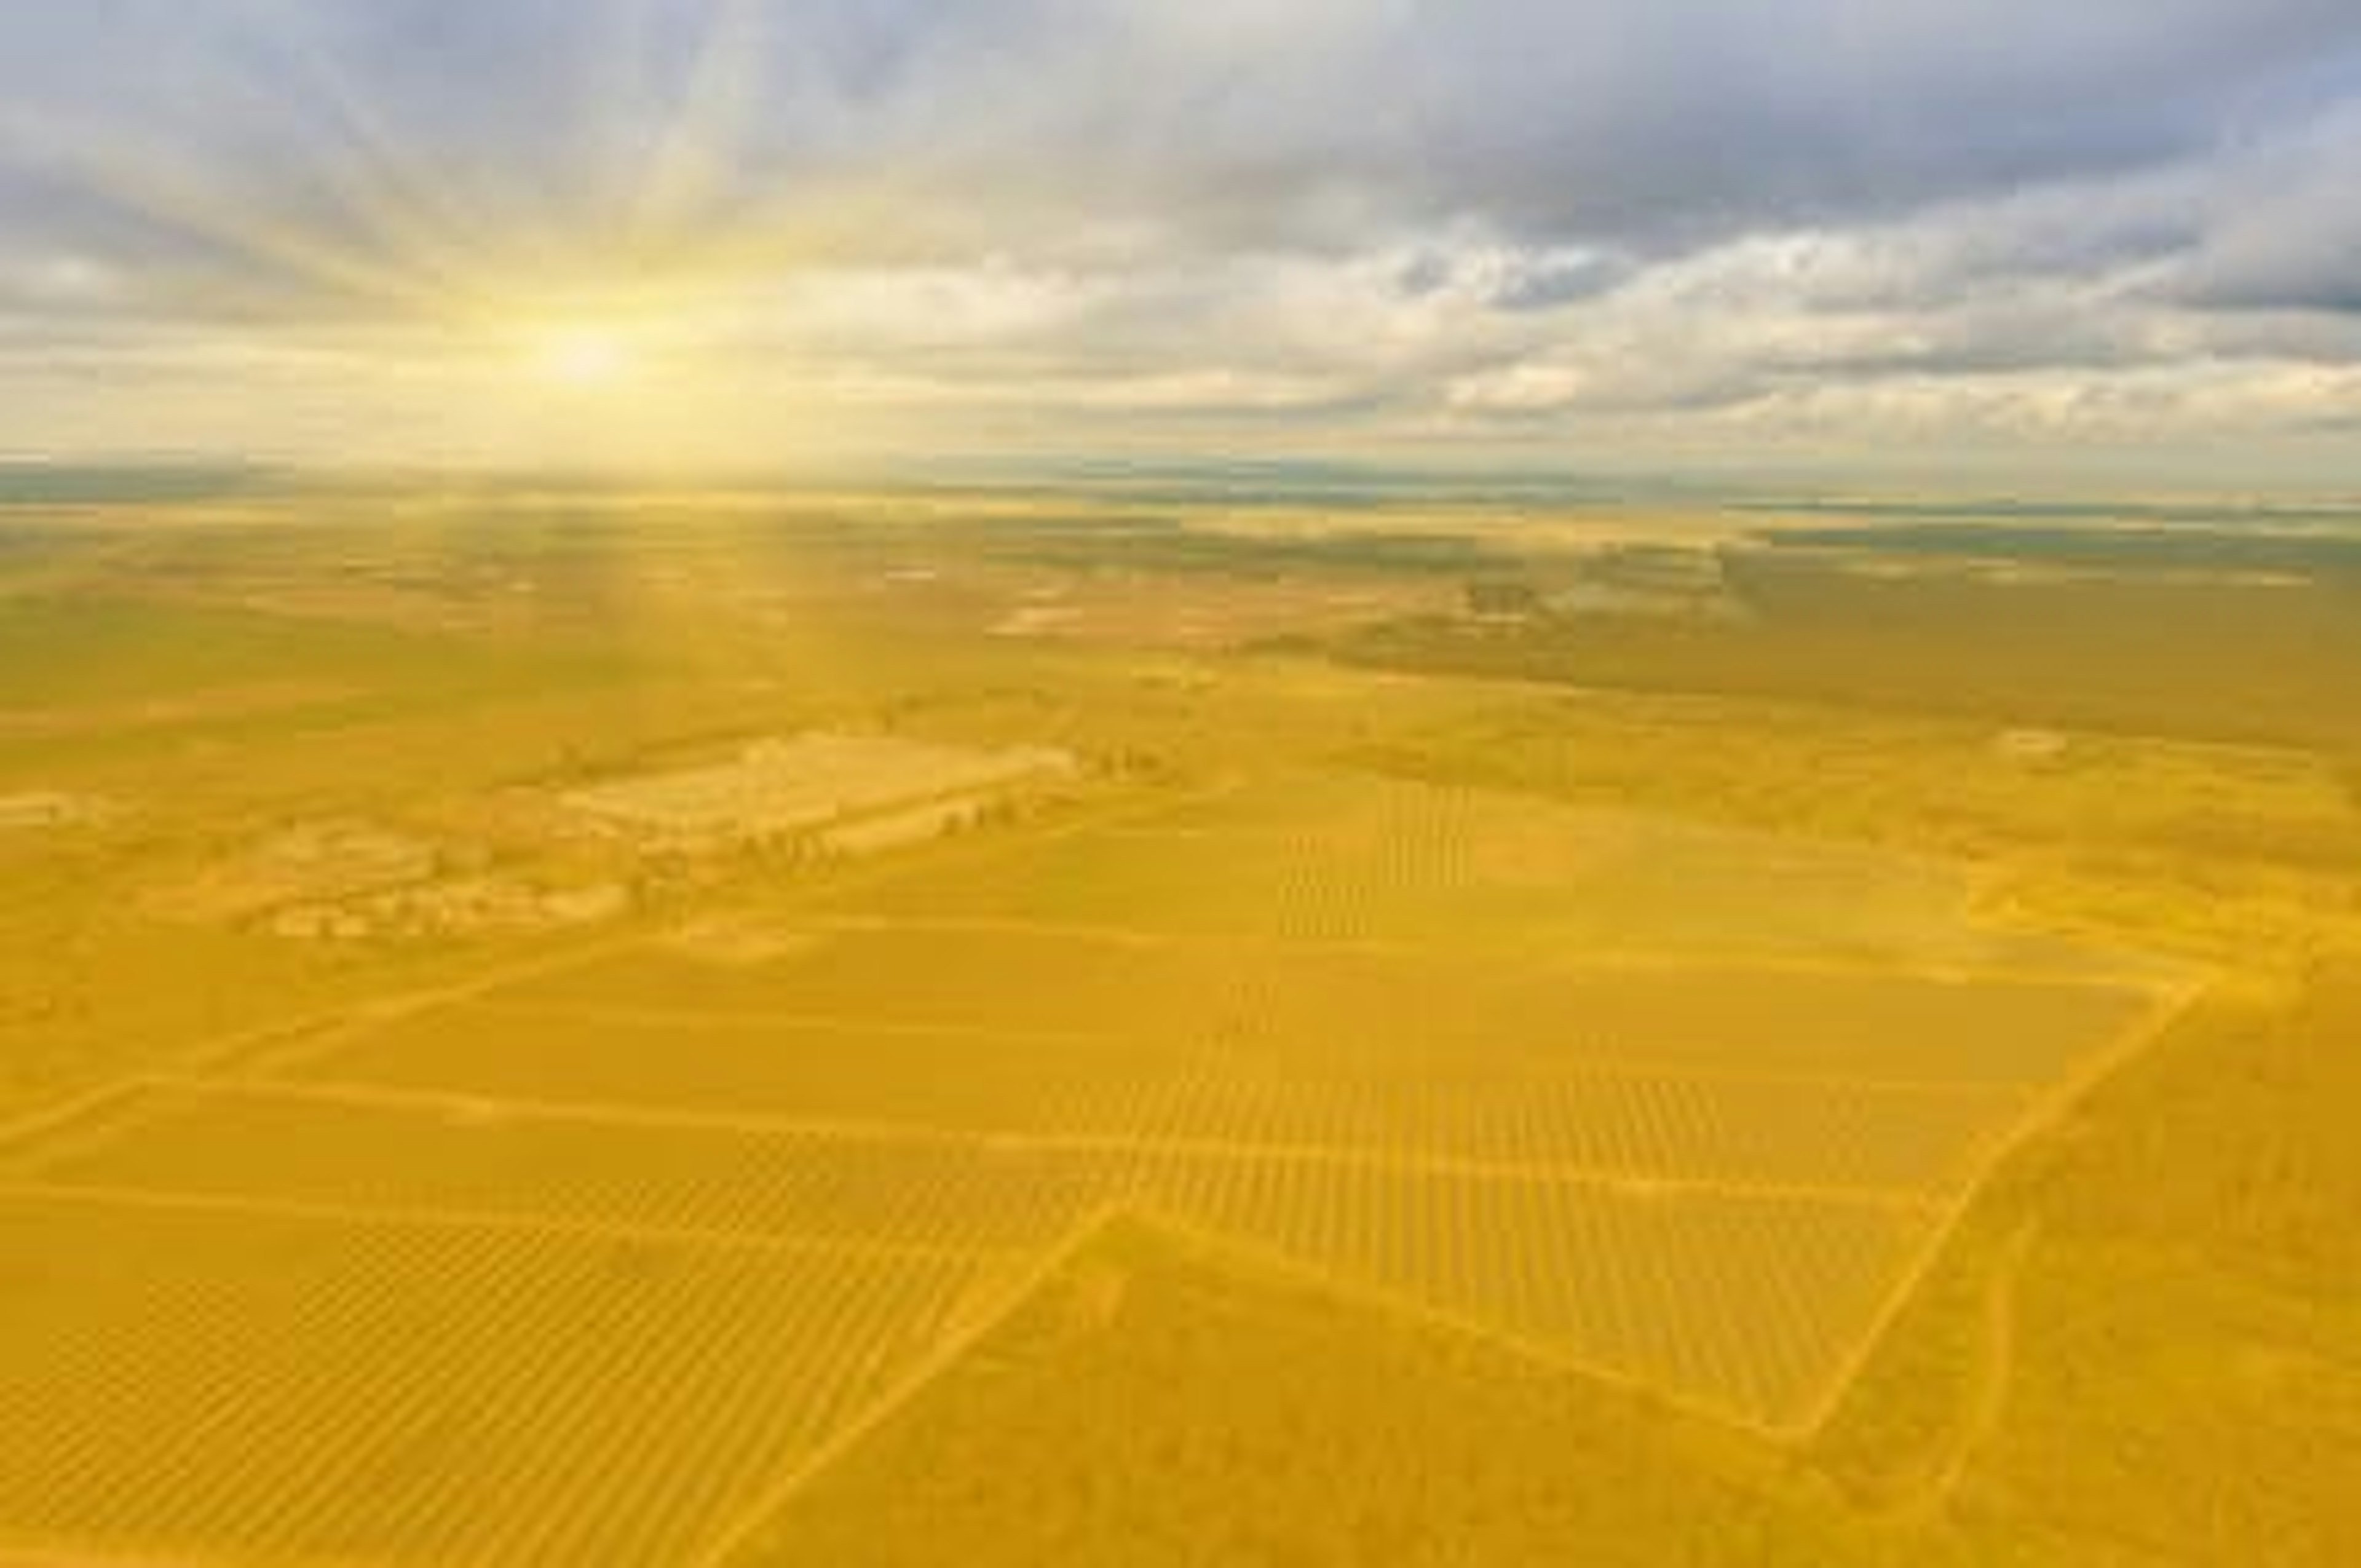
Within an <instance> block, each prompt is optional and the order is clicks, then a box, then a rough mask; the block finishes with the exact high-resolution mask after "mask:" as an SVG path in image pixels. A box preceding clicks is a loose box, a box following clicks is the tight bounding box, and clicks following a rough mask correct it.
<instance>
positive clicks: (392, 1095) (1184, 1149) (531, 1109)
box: [140, 1076, 1946, 1218]
mask: <svg viewBox="0 0 2361 1568" xmlns="http://www.w3.org/2000/svg"><path fill="white" fill-rule="evenodd" d="M140 1082H141V1083H142V1084H144V1085H145V1087H147V1088H148V1089H150V1090H153V1091H159V1092H164V1093H180V1094H197V1095H204V1096H208V1097H211V1098H214V1099H246V1100H283V1101H293V1102H308V1103H314V1104H322V1105H338V1106H346V1107H351V1108H357V1109H379V1110H385V1111H398V1112H411V1113H428V1112H433V1111H441V1112H443V1113H445V1114H446V1115H447V1116H450V1117H453V1118H459V1117H472V1118H487V1117H489V1125H492V1126H494V1127H497V1125H498V1119H499V1118H500V1117H501V1116H508V1117H511V1118H513V1119H515V1120H518V1121H544V1122H570V1123H577V1124H589V1125H594V1126H605V1127H614V1128H632V1129H646V1130H651V1131H679V1132H692V1133H693V1132H703V1133H717V1134H719V1133H729V1134H737V1135H744V1136H748V1137H775V1138H790V1137H800V1138H809V1139H815V1140H819V1141H839V1142H844V1143H862V1142H867V1143H880V1144H895V1143H900V1144H922V1145H928V1146H940V1147H950V1148H960V1149H974V1150H976V1151H978V1152H980V1153H986V1154H989V1153H994V1152H999V1153H1016V1152H1023V1153H1038V1154H1105V1155H1116V1156H1126V1157H1147V1158H1158V1157H1163V1158H1174V1159H1204V1160H1213V1161H1224V1162H1228V1163H1232V1164H1238V1165H1308V1166H1321V1167H1328V1168H1343V1169H1350V1170H1359V1171H1372V1172H1377V1173H1379V1174H1386V1175H1395V1176H1401V1177H1407V1178H1411V1179H1426V1178H1453V1177H1455V1178H1460V1179H1467V1180H1476V1181H1499V1182H1502V1183H1517V1182H1521V1183H1529V1184H1532V1185H1536V1186H1564V1187H1585V1188H1598V1189H1600V1190H1605V1191H1607V1192H1609V1193H1610V1194H1612V1195H1614V1196H1618V1197H1621V1198H1625V1199H1628V1200H1630V1201H1637V1202H1645V1201H1651V1200H1653V1199H1657V1198H1665V1197H1670V1198H1726V1199H1730V1200H1735V1201H1744V1202H1757V1203H1791V1204H1808V1205H1815V1206H1821V1207H1828V1208H1844V1209H1865V1210H1874V1211H1878V1212H1888V1213H1898V1214H1905V1215H1909V1216H1913V1217H1916V1218H1932V1217H1934V1216H1935V1215H1937V1214H1939V1213H1940V1212H1943V1209H1944V1196H1943V1194H1944V1191H1945V1190H1946V1189H1941V1188H1938V1189H1931V1190H1926V1191H1923V1192H1922V1191H1917V1190H1909V1189H1903V1188H1886V1187H1867V1186H1863V1187H1847V1186H1841V1185H1838V1184H1833V1183H1814V1182H1777V1181H1744V1180H1732V1179H1719V1178H1712V1177H1696V1176H1682V1175H1678V1174H1671V1175H1666V1174H1659V1173H1656V1172H1652V1171H1640V1170H1619V1169H1615V1168H1609V1167H1604V1166H1581V1165H1533V1164H1526V1163H1519V1162H1515V1161H1507V1160H1483V1159H1472V1158H1469V1159H1455V1158H1450V1157H1439V1158H1430V1159H1405V1158H1402V1157H1399V1156H1389V1155H1386V1154H1382V1153H1374V1154H1365V1153H1362V1152H1360V1151H1357V1150H1355V1149H1352V1148H1348V1147H1345V1146H1337V1145H1324V1144H1251V1143H1241V1142H1237V1141H1235V1140H1228V1139H1219V1138H1173V1137H1152V1138H1138V1137H1129V1136H1126V1135H1122V1134H1115V1133H1109V1134H1091V1133H1020V1132H995V1131H992V1130H990V1129H961V1128H947V1127H936V1126H927V1125H921V1124H915V1123H900V1122H868V1121H855V1120H849V1119H831V1118H824V1117H823V1118H796V1117H764V1116H747V1115H739V1114H731V1113H705V1112H697V1111H665V1110H643V1109H641V1108H639V1107H636V1106H631V1105H624V1104H620V1103H616V1102H603V1101H544V1100H522V1099H513V1098H509V1097H505V1096H500V1095H474V1094H466V1093H453V1092H447V1091H437V1090H411V1089H401V1088H385V1087H380V1086H378V1085H374V1084H367V1083H347V1082H343V1081H340V1080H244V1079H203V1078H189V1079H183V1078H168V1077H160V1076H159V1077H149V1078H147V1079H144V1080H140Z"/></svg>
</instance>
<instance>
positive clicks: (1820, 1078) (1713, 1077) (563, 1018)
mask: <svg viewBox="0 0 2361 1568" xmlns="http://www.w3.org/2000/svg"><path fill="white" fill-rule="evenodd" d="M2102 989H2113V990H2121V991H2125V992H2137V991H2142V990H2146V991H2147V992H2153V991H2154V990H2155V988H2154V987H2153V986H2149V987H2138V986H2133V985H2129V984H2125V985H2122V986H2108V987H2103V988H2102ZM474 1006H475V1007H476V1009H477V1010H478V1012H481V1013H487V1014H493V1015H495V1016H498V1017H503V1018H520V1019H522V1018H538V1019H543V1020H546V1021H548V1022H550V1023H574V1024H617V1025H624V1026H626V1027H631V1028H650V1029H653V1028H666V1027H670V1028H677V1029H682V1030H698V1029H708V1030H712V1031H714V1032H716V1033H720V1034H755V1033H759V1032H761V1031H763V1030H765V1029H779V1030H798V1029H814V1030H840V1031H844V1032H847V1033H853V1034H873V1035H887V1036H909V1037H911V1038H917V1039H925V1038H941V1039H976V1040H983V1041H1002V1042H1006V1043H1009V1044H1023V1043H1025V1042H1027V1041H1049V1042H1054V1043H1057V1044H1060V1045H1104V1046H1118V1045H1122V1044H1124V1043H1125V1042H1126V1041H1129V1040H1131V1039H1133V1038H1135V1037H1136V1036H1133V1035H1131V1034H1127V1033H1126V1032H1125V1031H1123V1030H1119V1029H1049V1028H1031V1029H1016V1028H1009V1029H1003V1028H994V1027H993V1026H992V1025H982V1024H920V1023H909V1022H878V1021H876V1020H873V1019H863V1018H860V1017H857V1016H853V1015H851V1014H840V1013H787V1012H780V1013H759V1012H752V1011H730V1012H698V1011H697V1010H696V1009H694V1008H686V1007H638V1006H631V1005H629V1004H625V1003H615V1004H609V1003H597V1002H556V1001H552V1002H540V1001H519V1000H501V999H497V998H494V999H481V998H479V999H478V1000H477V1001H476V1002H475V1003H474ZM336 1043H340V1044H341V1043H346V1042H342V1041H340V1042H336ZM298 1059H299V1061H300V1059H302V1058H298ZM1568 1066H1569V1071H1568V1073H1567V1075H1566V1076H1568V1077H1580V1076H1584V1075H1590V1076H1595V1077H1599V1078H1655V1079H1671V1080H1677V1081H1680V1082H1683V1083H1732V1084H1779V1085H1794V1086H1799V1087H1805V1088H1821V1089H1842V1090H1857V1091H1868V1092H1872V1093H1875V1092H1882V1091H1883V1092H1893V1093H1897V1094H1926V1095H1942V1094H1957V1095H1974V1094H1990V1095H2013V1096H2015V1097H2017V1098H2020V1099H2035V1098H2038V1097H2039V1095H2040V1093H2041V1091H2042V1090H2043V1087H2044V1085H2045V1084H2048V1083H2052V1082H2054V1081H2056V1080H2054V1079H2051V1078H2048V1077H2046V1076H2045V1077H2035V1078H2022V1079H2003V1078H1995V1079H1974V1078H1932V1077H1929V1078H1895V1077H1891V1076H1887V1075H1882V1074H1875V1073H1846V1072H1811V1071H1795V1072H1775V1071H1763V1070H1759V1069H1744V1068H1734V1069H1733V1068H1719V1067H1707V1066H1700V1065H1698V1064H1697V1063H1695V1062H1686V1061H1677V1060H1674V1061H1664V1062H1655V1061H1651V1060H1649V1059H1647V1058H1643V1057H1635V1056H1630V1055H1625V1054H1614V1053H1609V1054H1598V1055H1593V1054H1590V1053H1584V1054H1582V1055H1581V1056H1580V1057H1579V1058H1568ZM257 1077H258V1079H261V1080H279V1075H278V1074H277V1073H275V1072H270V1071H265V1072H263V1073H260V1074H258V1075H257ZM283 1081H301V1080H300V1079H295V1078H291V1079H287V1080H283Z"/></svg>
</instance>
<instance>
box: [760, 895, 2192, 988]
mask: <svg viewBox="0 0 2361 1568" xmlns="http://www.w3.org/2000/svg"><path fill="white" fill-rule="evenodd" d="M801 924H803V925H804V926H806V927H808V928H810V929H812V930H816V931H820V932H826V933H830V934H851V935H890V934H892V933H895V932H897V931H914V932H933V933H937V934H940V935H944V936H980V937H1039V938H1045V939H1051V940H1067V941H1075V942H1095V943H1099V944H1101V945H1104V946H1107V947H1129V948H1141V949H1143V950H1152V949H1155V948H1252V949H1257V950H1266V951H1279V952H1287V951H1297V952H1304V953H1312V954H1327V955H1331V956H1335V957H1341V958H1371V959H1388V958H1392V959H1407V958H1434V959H1444V960H1447V961H1449V962H1451V963H1454V964H1461V965H1471V964H1472V965H1483V966H1488V967H1491V968H1497V969H1510V968H1513V969H1518V970H1538V971H1540V972H1543V973H1548V974H1576V975H1579V974H1583V973H1587V972H1592V971H1596V972H1598V973H1604V974H1634V973H1636V974H1656V973H1683V972H1694V971H1695V970H1701V969H1703V970H1742V971H1746V972H1752V973H1763V974H1776V975H1809V976H1828V977H1833V978H1838V979H1858V978H1861V977H1862V976H1870V977H1874V978H1878V979H1902V980H1915V981H1930V982H1934V983H1938V984H1961V985H2045V986H2055V987H2070V988H2080V989H2086V990H2105V991H2140V990H2153V989H2154V988H2155V983H2156V977H2155V976H2154V975H2153V974H2152V973H2150V972H2148V971H2147V970H2146V969H2145V968H2143V967H2135V968H2129V969H2125V968H2112V967H2099V966H2097V965H2095V964H2094V966H2093V967H2092V969H2091V970H2087V971H2081V972H2078V971H2073V970H2057V971H2052V970H2043V969H2039V968H2036V967H2031V966H2028V965H2026V964H2023V963H2009V962H2007V961H2005V960H2002V961H1993V960H1990V959H1957V960H1943V959H1931V958H1926V957H1923V956H1922V957H1916V958H1912V957H1909V956H1906V955H1897V956H1894V957H1892V958H1884V959H1880V958H1874V957H1867V958H1861V959H1849V958H1843V957H1839V956H1837V955H1835V954H1832V953H1831V954H1808V953H1775V952H1743V951H1739V952H1727V953H1718V952H1715V951H1712V950H1710V949H1708V950H1704V951H1697V952H1684V951H1682V950H1680V949H1679V948H1677V947H1676V946H1661V945H1660V946H1651V947H1642V948H1611V947H1598V946H1588V947H1585V948H1583V949H1582V950H1581V951H1580V952H1579V953H1578V954H1560V953H1553V952H1550V951H1547V950H1546V949H1543V948H1527V949H1524V950H1519V949H1516V948H1509V949H1506V950H1503V949H1499V948H1492V949H1482V948H1478V949H1475V950H1470V951H1466V952H1457V951H1454V950H1452V949H1451V948H1447V947H1437V946H1436V945H1435V944H1433V942H1431V941H1418V940H1414V939H1410V938H1393V937H1296V936H1287V935H1281V934H1277V933H1249V934H1244V935H1241V934H1238V933H1235V932H1226V931H1184V930H1143V929H1141V928H1140V927H1136V926H1110V925H1098V924H1093V923H1091V922H1088V921H1071V920H1038V919H1027V918H1025V917H1023V916H990V915H985V916H958V915H862V914H857V913H830V912H829V911H828V910H826V909H825V908H823V909H820V910H818V911H815V912H814V913H813V914H812V915H811V916H809V917H808V918H807V919H805V920H804V921H803V922H801ZM2093 951H2094V952H2096V953H2098V954H2100V955H2105V954H2106V953H2107V949H2105V948H2095V949H2093Z"/></svg>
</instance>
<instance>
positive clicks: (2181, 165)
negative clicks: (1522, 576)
mask: <svg viewBox="0 0 2361 1568" xmlns="http://www.w3.org/2000/svg"><path fill="white" fill-rule="evenodd" d="M0 454H5V455H11V456H14V457H16V458H20V459H21V458H35V459H38V458H49V459H71V460H82V459H89V458H96V457H113V456H121V455H155V454H170V455H183V456H185V455H214V456H225V457H258V458H268V459H273V460H292V461H299V462H310V463H321V464H333V463H339V462H351V463H357V464H384V463H416V464H426V465H453V466H493V467H500V466H533V467H542V468H546V467H572V466H618V467H646V468H650V469H658V468H668V469H676V470H680V471H684V472H691V471H693V472H719V471H723V470H729V471H733V472H734V471H740V470H772V469H777V470H782V471H785V470H795V469H798V468H828V467H831V466H843V465H860V464H872V465H875V466H883V467H890V466H894V465H895V464H900V463H907V464H917V463H921V462H928V461H935V460H940V459H943V458H947V457H950V458H966V457H973V458H978V459H987V460H997V459H1005V460H1011V461H1018V462H1022V461H1025V460H1029V459H1061V460H1063V459H1073V458H1100V457H1114V458H1124V457H1141V458H1155V459H1159V460H1180V461H1187V460H1206V461H1223V460H1233V459H1254V460H1284V459H1288V458H1295V457H1304V458H1311V457H1317V458H1320V459H1323V460H1344V461H1367V462H1372V463H1381V464H1382V463H1392V464H1401V465H1430V466H1431V465H1446V466H1466V467H1469V468H1473V469H1482V468H1485V467H1488V466H1499V467H1503V468H1505V467H1510V466H1516V467H1520V468H1536V469H1543V470H1564V471H1566V472H1572V473H1580V472H1593V471H1602V472H1603V471H1620V472H1635V473H1637V472H1664V473H1672V474H1678V473H1689V472H1698V473H1717V472H1748V471H1755V472H1764V473H1770V472H1789V471H1795V472H1814V473H1828V474H1837V475H1842V474H1858V475H1861V476H1864V477H1883V478H1885V479H1887V480H1892V481H1896V482H1903V483H1907V482H1910V481H1911V480H1912V479H1913V478H1914V477H1923V478H1924V479H1925V480H1926V481H1927V482H1929V483H1931V482H1934V481H1935V480H1937V479H1938V478H1940V477H1946V476H1952V475H1960V474H1966V475H1972V476H1980V477H1982V478H1983V479H1984V480H1985V481H1986V482H1994V483H1998V482H2012V481H2018V480H2021V481H2022V482H2024V483H2026V484H2028V485H2029V484H2033V483H2037V482H2042V481H2045V480H2047V479H2049V478H2052V477H2074V476H2081V477H2093V476H2096V477H2103V478H2105V479H2107V480H2109V481H2112V482H2125V483H2135V484H2147V485H2153V486H2156V487H2166V486H2182V485H2216V486H2220V487H2224V488H2242V487H2246V488H2261V487H2273V488H2278V487H2293V488H2304V487H2316V488H2343V489H2346V490H2354V489H2361V4H2356V0H9V3H8V4H5V5H0Z"/></svg>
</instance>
